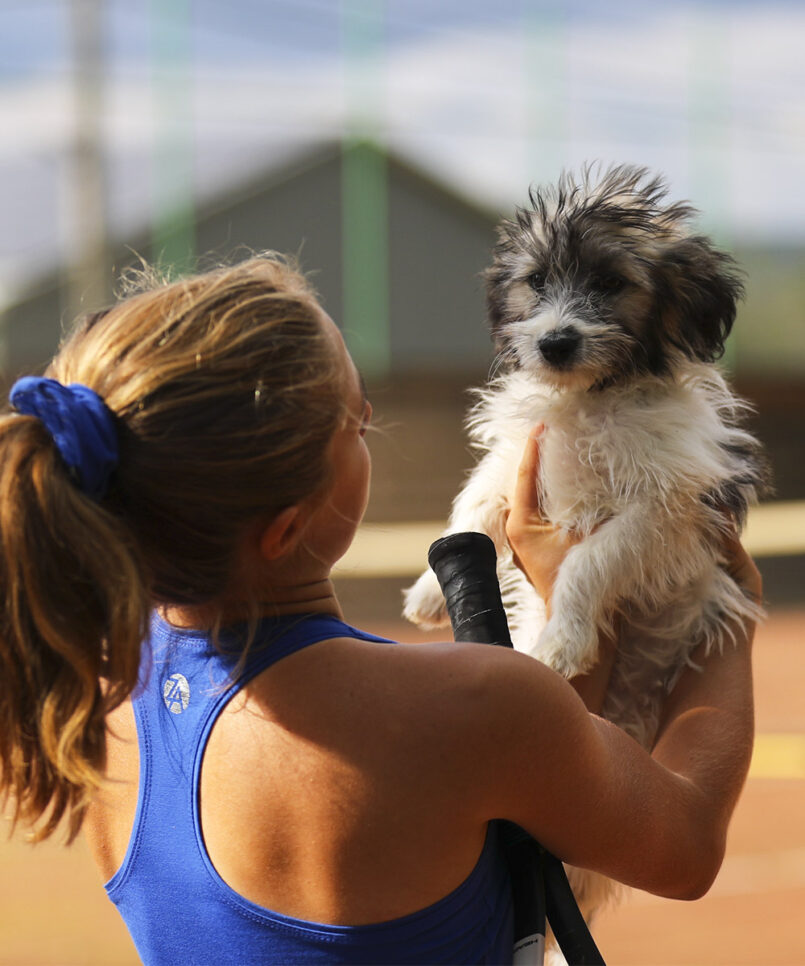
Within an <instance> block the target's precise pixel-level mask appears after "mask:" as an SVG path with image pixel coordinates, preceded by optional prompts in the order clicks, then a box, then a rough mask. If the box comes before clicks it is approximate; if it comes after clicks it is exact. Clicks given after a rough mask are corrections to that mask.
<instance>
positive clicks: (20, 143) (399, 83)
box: [0, 0, 805, 300]
mask: <svg viewBox="0 0 805 966" xmlns="http://www.w3.org/2000/svg"><path fill="white" fill-rule="evenodd" d="M92 2H93V0H75V2H74V3H73V4H70V3H68V2H67V0H3V2H2V4H0V129H2V130H3V131H4V132H5V134H4V137H3V138H0V217H1V218H2V219H3V223H4V225H5V226H6V231H5V232H4V233H3V237H2V238H0V300H2V298H3V293H4V292H5V293H6V294H7V297H8V293H11V294H13V292H14V290H15V289H17V288H19V287H21V286H23V285H24V284H25V283H26V282H27V281H28V280H30V279H31V278H33V277H35V276H36V275H37V274H38V273H40V272H41V271H43V270H44V269H46V268H49V267H52V266H53V265H54V264H56V263H58V262H59V261H60V260H63V259H65V258H69V257H70V253H71V252H72V251H74V250H75V247H76V239H77V238H78V237H80V227H81V226H80V220H81V215H80V212H77V211H76V210H75V204H74V201H73V198H72V194H71V187H70V186H71V180H70V178H71V175H70V171H71V168H70V163H69V158H70V148H71V144H73V143H74V140H75V129H76V128H75V104H74V99H73V94H72V87H71V79H72V71H73V67H74V59H73V48H72V43H71V16H70V15H71V10H73V9H78V8H79V7H80V4H81V3H92ZM102 18H103V28H104V30H103V45H104V51H103V63H104V74H103V79H102V80H103V83H102V86H101V88H100V93H101V104H102V112H103V114H102V141H103V151H104V155H105V158H106V171H107V181H106V195H107V217H108V219H109V222H110V225H111V230H112V233H113V234H123V235H125V234H127V233H130V232H132V231H134V230H136V229H137V228H141V227H143V225H144V223H145V222H147V220H148V218H149V217H150V213H151V211H152V210H153V208H154V205H155V204H158V198H159V197H160V184H161V183H162V182H165V180H166V177H167V176H166V171H165V167H164V164H162V163H161V162H160V158H164V156H165V153H164V148H165V146H166V145H168V146H171V145H173V147H174V148H176V147H177V146H178V147H179V148H183V151H184V154H183V155H182V154H181V152H180V153H179V155H176V156H177V157H179V159H180V160H179V161H178V162H177V164H179V165H180V168H181V165H182V164H184V168H181V170H179V171H178V172H177V171H174V172H173V177H174V179H175V178H176V176H177V173H178V176H179V177H180V179H181V178H183V179H184V182H186V183H187V185H188V186H189V189H188V190H192V191H193V192H194V194H195V196H196V198H197V199H198V200H199V201H203V200H205V199H209V198H211V197H214V196H215V195H216V194H218V193H220V192H222V191H224V190H226V189H227V188H230V187H232V186H234V185H236V184H237V183H238V181H239V180H242V179H244V178H246V177H251V176H253V175H254V174H256V173H258V172H260V171H263V170H265V171H267V172H268V171H270V170H271V169H272V167H276V166H277V165H280V164H283V163H285V162H286V161H287V160H288V159H289V158H293V157H294V156H297V155H301V154H302V153H303V152H304V151H305V150H307V149H309V148H310V147H312V146H315V145H316V144H318V143H321V141H323V140H330V139H333V138H338V137H341V136H342V135H343V134H344V133H345V132H346V131H350V132H353V133H359V134H366V135H368V136H371V137H373V138H375V139H377V140H378V141H379V142H380V143H382V144H385V145H387V146H388V147H389V148H390V149H392V150H394V151H396V152H397V153H399V154H401V155H403V156H404V157H405V158H407V159H408V160H410V161H412V162H414V163H415V164H418V165H420V166H422V167H423V168H424V169H425V170H426V171H428V172H430V173H431V174H433V175H435V176H436V177H438V178H439V179H441V180H443V181H445V183H447V184H449V185H451V186H452V187H453V188H454V189H455V190H457V191H458V192H460V193H462V194H464V195H466V196H467V197H468V198H470V199H471V200H473V201H474V202H476V203H478V204H481V205H483V206H485V207H487V208H490V209H493V210H499V211H501V212H504V213H505V212H508V211H510V210H511V208H512V207H513V206H514V205H516V204H517V203H518V202H520V201H523V200H525V197H526V195H527V191H528V186H529V185H530V184H531V183H533V182H541V181H546V180H553V179H555V177H556V176H557V175H558V173H559V171H560V170H561V169H562V168H568V167H569V168H578V167H579V166H580V165H581V164H583V163H584V162H586V161H593V160H600V161H602V162H604V163H610V162H624V161H627V162H631V163H637V164H643V165H646V166H648V167H649V168H651V169H652V170H656V171H658V172H661V173H663V174H664V175H665V176H666V179H667V180H668V182H669V185H670V187H671V194H672V195H673V196H674V197H678V198H688V199H690V200H691V201H692V202H693V203H694V204H695V205H696V206H697V207H699V208H700V209H701V211H702V220H703V222H704V224H705V226H706V227H707V228H708V229H710V230H715V231H716V232H717V233H719V234H720V235H721V236H722V237H723V238H725V239H728V240H729V239H735V240H736V241H744V240H747V241H759V242H763V243H767V244H771V243H779V242H781V241H783V242H786V243H796V244H802V243H805V191H803V190H802V183H803V176H805V58H803V56H802V49H803V41H805V2H774V0H771V2H766V0H723V2H721V0H719V2H717V0H710V2H696V3H693V2H691V3H668V2H659V0H640V2H636V0H635V2H632V0H614V2H602V0H550V2H535V0H494V2H490V0H485V2H480V0H441V2H435V0H227V2H226V3H221V2H220V0H107V2H106V3H104V4H103V5H102ZM181 157H184V161H181ZM162 187H163V189H164V184H163V185H162ZM169 188H170V186H169ZM162 196H164V190H163V191H162Z"/></svg>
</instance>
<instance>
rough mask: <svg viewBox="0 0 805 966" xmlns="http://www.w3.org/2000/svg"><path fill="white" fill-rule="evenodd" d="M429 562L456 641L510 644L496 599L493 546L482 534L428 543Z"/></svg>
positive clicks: (460, 534)
mask: <svg viewBox="0 0 805 966" xmlns="http://www.w3.org/2000/svg"><path fill="white" fill-rule="evenodd" d="M428 563H429V564H430V566H431V568H432V570H433V572H434V573H435V574H436V578H437V580H438V581H439V586H440V587H441V588H442V593H443V594H444V599H445V603H446V605H447V613H448V615H449V616H450V623H451V625H452V627H453V637H454V638H455V639H456V640H457V641H470V642H471V643H473V644H499V645H502V646H503V647H511V646H512V642H511V636H510V634H509V622H508V621H507V620H506V611H505V610H504V609H503V602H502V600H501V598H500V586H499V584H498V577H497V566H496V564H497V553H496V551H495V545H494V543H492V541H491V540H490V539H489V537H488V536H487V535H486V534H485V533H472V532H466V533H451V534H448V536H446V537H442V538H441V539H440V540H437V541H435V543H432V544H431V547H430V550H429V551H428Z"/></svg>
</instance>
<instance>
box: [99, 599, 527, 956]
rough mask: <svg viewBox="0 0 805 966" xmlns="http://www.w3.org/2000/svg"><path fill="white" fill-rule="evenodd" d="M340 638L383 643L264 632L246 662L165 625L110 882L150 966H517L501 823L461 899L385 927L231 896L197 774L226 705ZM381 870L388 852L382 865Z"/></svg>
mask: <svg viewBox="0 0 805 966" xmlns="http://www.w3.org/2000/svg"><path fill="white" fill-rule="evenodd" d="M334 637H353V638H357V639H360V640H369V641H372V640H375V641H382V640H384V639H383V638H378V637H375V636H374V635H371V634H367V633H365V632H363V631H359V630H356V629H355V628H353V627H350V626H348V625H346V624H344V623H342V622H341V621H339V620H336V619H335V618H332V617H327V616H320V615H312V616H306V617H301V618H300V617H299V616H295V617H293V618H283V619H281V620H276V621H275V620H272V621H264V622H263V623H261V625H260V627H259V629H258V634H257V638H256V640H255V644H254V646H253V647H252V649H251V650H250V652H249V656H248V659H247V661H246V664H245V667H244V669H243V671H242V673H241V674H240V676H239V677H238V679H237V682H236V684H234V685H233V686H231V687H227V686H226V685H227V684H228V683H229V681H230V679H231V675H232V672H233V669H235V667H236V665H237V655H236V651H235V648H234V644H235V642H234V641H233V640H232V639H231V638H229V639H228V638H227V636H226V635H222V639H221V644H222V645H223V647H224V648H226V645H227V643H230V644H231V645H232V648H231V651H230V652H229V653H231V655H232V656H231V657H230V656H228V654H227V653H226V652H225V653H222V652H221V650H219V649H216V648H214V647H213V646H212V645H211V644H210V641H209V638H208V637H206V636H204V635H201V634H199V633H198V632H193V631H184V630H180V629H177V628H174V627H171V626H170V625H168V624H166V623H165V622H164V621H162V620H161V619H160V618H158V617H155V618H154V620H153V622H152V628H151V635H150V640H149V642H148V644H147V646H145V647H144V649H143V653H144V657H143V670H142V672H141V681H142V682H143V683H142V684H141V685H140V686H139V687H138V689H137V690H136V692H135V694H134V696H133V706H134V712H135V719H136V722H137V734H138V740H139V748H140V787H139V798H138V803H137V812H136V817H135V820H134V827H133V830H132V834H131V839H130V841H129V846H128V851H127V853H126V856H125V858H124V860H123V863H122V865H121V866H120V868H119V869H118V871H117V872H116V873H115V875H114V876H113V877H112V879H110V880H109V882H108V883H107V884H106V891H107V894H108V895H109V898H110V899H111V900H112V902H113V903H114V904H115V905H116V906H117V908H118V910H119V911H120V913H121V915H122V916H123V919H124V920H125V922H126V925H127V926H128V929H129V932H130V933H131V936H132V939H133V940H134V943H135V945H136V947H137V952H138V953H139V955H140V958H141V959H142V961H143V963H144V964H145V966H175V964H177V963H182V964H185V966H228V964H231V966H257V964H260V966H265V964H269V963H284V964H285V963H288V964H291V963H349V964H369V963H371V964H375V966H377V964H393V963H399V964H402V963H407V964H415V963H428V964H435V963H465V964H467V963H496V964H500V963H507V962H511V955H512V910H511V889H510V885H509V878H508V873H507V871H506V868H505V864H504V860H503V857H502V855H501V853H500V852H499V851H498V848H497V843H496V831H495V828H494V824H492V825H490V827H489V831H488V833H487V838H486V843H485V845H484V848H483V851H482V853H481V856H480V858H479V860H478V862H477V864H476V866H475V868H474V869H473V871H472V872H471V873H470V875H469V876H468V878H467V879H465V880H464V882H463V883H462V884H461V885H459V886H458V888H456V889H455V890H454V891H453V892H451V893H450V894H449V895H447V896H445V897H444V898H443V899H440V900H439V901H438V902H436V903H434V904H433V905H430V906H428V907H427V908H425V909H422V910H420V911H419V912H415V913H412V914H411V915H407V916H403V917H401V918H398V919H393V920H390V921H387V922H382V923H377V924H374V925H361V926H336V925H328V924H323V923H317V922H308V921H305V920H300V919H294V918H292V917H290V916H285V915H281V914H279V913H276V912H272V911H271V910H270V909H266V908H264V907H262V906H259V905H257V904H256V903H254V902H250V901H249V900H248V899H246V898H244V897H243V896H241V895H239V894H238V893H237V892H235V891H234V890H233V889H231V888H230V887H229V886H228V885H227V884H226V883H225V882H224V881H223V879H222V878H221V877H220V876H219V875H218V873H217V872H216V870H215V868H214V867H213V865H212V862H211V861H210V858H209V856H208V855H207V852H206V849H205V847H204V841H203V838H202V835H201V827H200V818H199V809H198V802H199V793H198V790H199V777H200V772H201V762H202V757H203V754H204V749H205V746H206V743H207V739H208V737H209V735H210V731H211V729H212V726H213V724H214V723H215V720H216V718H217V717H218V715H219V714H220V713H221V710H222V709H223V707H224V705H225V704H226V703H227V702H228V701H229V700H231V698H232V697H233V696H234V695H235V694H236V693H237V692H238V691H239V690H240V688H242V687H243V686H244V685H245V684H246V683H247V682H248V681H249V680H250V679H251V678H253V677H254V676H255V675H257V674H259V673H260V672H261V671H263V670H264V669H265V668H267V667H270V666H271V665H272V664H274V663H275V662H276V661H279V660H280V659H281V658H283V657H286V656H287V655H289V654H293V653H295V652H296V651H299V650H301V649H302V648H305V647H307V646H309V645H311V644H314V643H316V642H318V641H322V640H326V639H329V638H334ZM378 861H382V856H380V855H379V856H378Z"/></svg>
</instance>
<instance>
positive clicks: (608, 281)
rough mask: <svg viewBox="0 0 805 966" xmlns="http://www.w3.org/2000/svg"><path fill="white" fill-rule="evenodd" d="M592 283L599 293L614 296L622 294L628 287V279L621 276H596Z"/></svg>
mask: <svg viewBox="0 0 805 966" xmlns="http://www.w3.org/2000/svg"><path fill="white" fill-rule="evenodd" d="M592 283H593V286H594V287H595V288H596V289H598V291H599V292H606V293H607V294H612V293H614V292H620V290H621V289H622V288H623V287H624V286H625V285H626V279H625V278H623V277H622V276H620V275H594V276H593V279H592Z"/></svg>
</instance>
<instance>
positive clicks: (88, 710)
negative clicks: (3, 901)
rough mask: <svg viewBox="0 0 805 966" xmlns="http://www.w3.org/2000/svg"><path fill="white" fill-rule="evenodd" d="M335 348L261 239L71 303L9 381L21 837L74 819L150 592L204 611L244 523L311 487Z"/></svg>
mask: <svg viewBox="0 0 805 966" xmlns="http://www.w3.org/2000/svg"><path fill="white" fill-rule="evenodd" d="M340 365H341V364H340V361H339V357H338V354H337V353H336V352H334V351H333V345H332V340H331V339H330V337H329V336H328V334H327V332H326V330H325V327H324V326H323V325H322V310H321V308H320V307H319V305H318V303H317V301H316V298H315V295H314V293H313V291H312V289H311V288H310V286H309V284H308V283H307V280H306V279H305V278H304V276H302V275H301V274H300V273H299V271H298V270H297V269H296V267H295V265H294V264H293V263H292V262H291V261H290V260H288V259H284V258H282V257H280V256H277V255H273V254H271V253H266V254H265V255H262V256H256V257H254V258H251V259H248V260H247V261H245V262H243V263H241V264H239V265H235V266H231V267H222V268H219V269H215V270H213V271H211V272H208V273H206V274H203V275H198V276H193V277H190V278H187V279H182V280H179V281H177V282H174V283H171V284H160V283H159V282H158V281H156V280H153V279H150V278H149V279H148V280H147V285H146V286H144V287H143V289H142V290H141V291H138V292H133V293H132V294H130V295H129V296H128V297H127V298H125V299H123V300H122V301H121V302H119V303H117V304H116V305H114V306H112V307H110V308H109V309H108V310H106V311H104V312H101V313H97V314H96V315H94V316H92V317H89V318H86V319H85V320H84V321H83V323H82V324H80V325H79V327H78V328H77V329H76V330H75V331H74V332H73V333H72V334H71V335H70V336H69V338H68V339H67V340H66V341H65V343H64V344H63V345H62V347H61V349H60V351H59V353H58V355H57V356H56V357H55V358H54V360H53V361H52V362H51V365H50V366H49V367H48V370H47V374H48V377H49V378H32V379H30V378H27V379H22V380H20V381H19V382H18V383H17V384H16V385H15V387H14V389H13V390H12V396H11V400H12V404H13V405H14V407H15V409H16V410H17V412H16V413H14V414H8V415H0V595H2V601H1V602H0V794H4V795H5V796H6V797H7V798H8V799H9V800H10V802H11V805H12V809H13V811H12V815H13V817H14V819H15V820H22V821H24V822H25V823H26V824H31V825H33V826H34V838H35V839H42V838H46V837H47V836H49V835H51V834H52V833H53V831H54V830H55V829H56V827H57V825H58V824H59V822H60V821H61V820H62V819H65V820H66V821H67V823H68V834H69V836H70V838H73V837H74V836H75V835H76V834H77V832H78V830H79V828H80V826H81V821H82V819H83V816H84V813H85V811H86V806H87V804H88V801H89V797H90V794H91V793H92V792H93V790H94V789H96V788H97V787H98V786H99V785H100V784H101V782H102V780H103V774H104V766H105V718H106V716H107V715H108V713H109V712H110V711H112V710H113V709H114V708H115V707H117V706H118V705H119V704H121V703H122V702H123V701H124V700H125V698H126V697H127V696H128V694H129V693H130V692H131V691H132V689H133V688H134V687H135V685H136V682H137V675H138V666H139V655H140V647H141V642H142V640H143V638H144V637H145V635H146V633H147V623H148V614H149V609H150V607H152V606H154V605H155V604H156V605H159V604H171V605H180V606H203V607H204V608H208V609H210V610H211V613H217V614H219V616H220V614H221V613H222V606H223V605H222V601H224V600H226V598H227V595H228V594H231V593H232V592H233V587H235V586H237V589H238V592H241V589H240V581H239V577H238V573H237V570H236V568H235V561H236V559H237V553H238V545H239V544H238V541H239V540H240V539H241V537H242V534H243V533H244V532H245V531H246V528H248V527H250V526H252V525H253V524H254V523H255V521H263V520H266V519H270V518H271V517H272V515H274V514H276V513H278V512H280V511H281V510H282V509H284V508H285V507H288V506H291V505H293V504H294V503H296V502H298V501H299V500H303V499H306V498H308V497H311V496H313V495H315V494H317V493H319V492H321V491H322V489H323V487H324V486H325V485H326V483H327V481H328V479H329V474H330V464H329V460H328V456H327V453H328V443H329V441H330V440H331V439H332V436H333V433H334V432H335V431H336V428H337V427H338V426H339V425H341V423H342V421H343V418H344V409H343V406H344V402H343V393H342V389H341V385H342V372H341V368H340ZM243 593H245V594H246V595H249V594H251V595H254V594H255V593H257V590H256V588H249V589H248V590H246V591H243ZM246 603H247V604H248V605H249V607H250V608H253V609H255V610H257V609H259V601H258V599H257V598H256V597H255V598H254V599H253V600H251V599H249V600H247V601H246Z"/></svg>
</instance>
